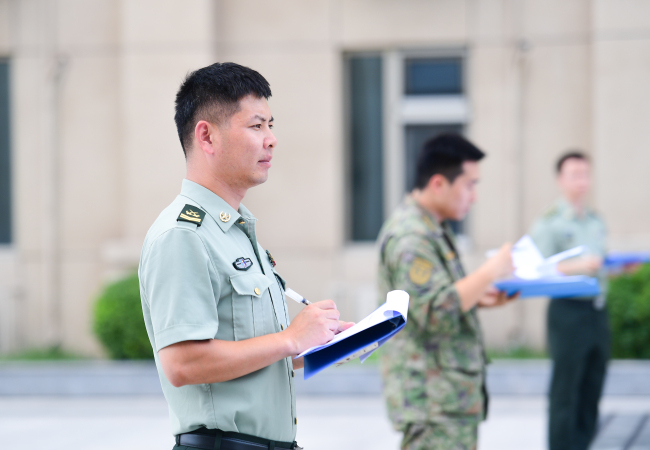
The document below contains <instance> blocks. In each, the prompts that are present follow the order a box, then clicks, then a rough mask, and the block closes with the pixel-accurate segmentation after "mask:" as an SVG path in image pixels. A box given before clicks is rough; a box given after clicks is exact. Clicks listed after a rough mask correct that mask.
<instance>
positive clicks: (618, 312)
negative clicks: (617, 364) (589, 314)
mask: <svg viewBox="0 0 650 450" xmlns="http://www.w3.org/2000/svg"><path fill="white" fill-rule="evenodd" d="M607 305H608V309H609V314H610V321H611V327H612V358H625V359H650V264H645V265H644V266H642V267H641V268H640V269H639V270H638V271H636V272H635V273H633V274H624V275H620V276H618V277H616V278H614V279H612V280H611V282H610V285H609V293H608V295H607Z"/></svg>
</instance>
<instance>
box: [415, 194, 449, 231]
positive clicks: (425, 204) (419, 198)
mask: <svg viewBox="0 0 650 450" xmlns="http://www.w3.org/2000/svg"><path fill="white" fill-rule="evenodd" d="M411 197H412V198H413V200H415V203H417V204H418V205H420V207H421V208H422V209H424V210H425V211H427V212H428V213H429V214H431V216H432V217H433V218H434V219H435V220H436V222H437V223H440V222H442V220H443V219H442V217H441V215H440V214H439V213H438V211H437V210H436V208H435V205H433V204H432V202H431V201H430V199H429V198H428V197H427V196H426V195H425V193H424V192H422V191H421V190H418V189H415V190H414V191H413V192H411Z"/></svg>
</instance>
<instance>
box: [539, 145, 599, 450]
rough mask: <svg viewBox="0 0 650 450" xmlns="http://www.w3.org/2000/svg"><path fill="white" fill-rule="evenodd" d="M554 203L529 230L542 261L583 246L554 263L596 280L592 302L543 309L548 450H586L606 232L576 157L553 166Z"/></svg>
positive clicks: (594, 412) (591, 427) (594, 411)
mask: <svg viewBox="0 0 650 450" xmlns="http://www.w3.org/2000/svg"><path fill="white" fill-rule="evenodd" d="M556 171H557V182H558V185H559V187H560V190H561V191H562V198H561V199H559V200H558V201H557V202H556V203H555V205H553V206H552V207H551V208H550V209H549V210H548V211H547V212H546V214H544V215H543V216H542V217H541V218H539V219H538V220H537V221H536V222H535V224H534V226H533V228H532V230H531V233H530V235H531V237H532V238H533V240H534V241H535V244H536V245H537V246H538V248H539V249H540V251H541V252H542V254H543V255H544V256H550V255H553V254H555V253H558V252H561V251H563V250H568V249H570V248H573V247H576V246H578V245H584V246H585V248H586V251H585V253H584V254H583V255H581V256H579V257H576V258H573V259H570V260H567V261H563V262H562V263H560V264H558V270H559V271H560V272H562V273H564V274H566V275H590V276H596V277H598V278H599V280H600V287H601V294H600V295H599V296H597V297H589V298H572V299H556V300H552V301H551V303H550V305H549V308H548V317H547V325H548V345H549V351H550V354H551V358H552V359H553V375H552V381H551V388H550V393H549V394H550V395H549V397H550V405H549V406H550V408H549V414H550V417H549V444H550V450H586V449H587V448H589V444H590V442H591V441H592V439H593V437H594V435H595V433H596V426H597V422H598V402H599V400H600V396H601V393H602V390H603V383H604V379H605V372H606V369H607V361H608V359H609V324H608V319H607V311H606V310H605V297H606V293H607V279H606V277H605V271H604V269H603V267H602V262H603V258H604V256H605V252H606V237H607V231H606V228H605V223H604V222H603V219H602V218H601V217H600V216H599V215H598V214H596V213H595V212H594V211H593V210H592V209H591V208H589V207H588V206H587V196H588V194H589V190H590V187H591V167H590V163H589V160H588V159H587V157H586V156H585V155H584V154H582V153H580V152H571V153H567V154H565V155H564V156H562V157H561V158H560V159H559V161H558V162H557V165H556Z"/></svg>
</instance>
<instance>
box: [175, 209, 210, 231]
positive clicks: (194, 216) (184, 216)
mask: <svg viewBox="0 0 650 450" xmlns="http://www.w3.org/2000/svg"><path fill="white" fill-rule="evenodd" d="M204 218H205V211H203V210H201V209H199V208H197V207H196V206H192V205H185V206H184V207H183V210H182V211H181V213H180V214H179V215H178V218H177V219H176V221H177V222H179V221H183V222H189V223H193V224H194V225H196V226H197V227H200V226H201V222H203V219H204Z"/></svg>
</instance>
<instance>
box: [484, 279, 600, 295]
mask: <svg viewBox="0 0 650 450" xmlns="http://www.w3.org/2000/svg"><path fill="white" fill-rule="evenodd" d="M494 285H495V287H496V288H497V289H499V290H500V291H503V292H505V293H506V294H508V295H514V294H516V293H517V292H519V295H520V296H521V297H522V298H526V297H552V298H568V297H595V296H596V295H598V294H600V285H599V284H598V280H597V279H596V278H592V277H587V276H566V277H564V276H562V277H551V278H540V279H537V280H524V279H520V278H511V279H508V280H503V281H499V282H497V283H495V284H494Z"/></svg>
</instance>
